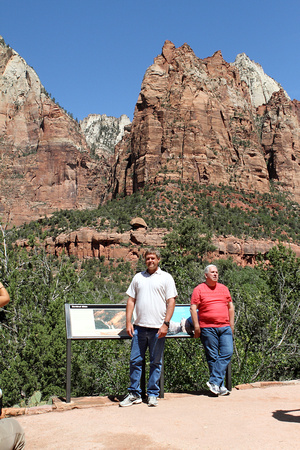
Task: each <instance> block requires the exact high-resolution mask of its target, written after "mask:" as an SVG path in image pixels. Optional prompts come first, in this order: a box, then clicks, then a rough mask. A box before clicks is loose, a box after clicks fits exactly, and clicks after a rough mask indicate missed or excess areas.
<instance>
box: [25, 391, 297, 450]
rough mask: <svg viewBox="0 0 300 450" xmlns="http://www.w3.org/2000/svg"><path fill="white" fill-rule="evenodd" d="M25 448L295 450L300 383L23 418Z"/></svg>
mask: <svg viewBox="0 0 300 450" xmlns="http://www.w3.org/2000/svg"><path fill="white" fill-rule="evenodd" d="M17 420H18V421H19V422H20V423H21V425H22V426H23V427H24V429H25V434H26V442H27V445H26V449H28V450H31V449H39V450H40V449H43V450H47V449H51V450H53V449H62V450H71V449H72V450H73V449H80V450H93V449H124V450H125V449H141V448H143V449H162V450H164V449H172V450H177V449H181V450H182V449H183V450H185V449H187V450H190V449H213V450H218V449H222V450H226V449H231V450H232V449H243V450H248V449H249V450H250V449H251V450H256V449H264V450H266V449H272V450H275V449H299V448H300V384H294V385H283V386H272V387H266V388H260V389H247V390H237V389H234V390H233V391H232V393H231V395H230V396H229V397H218V398H215V397H210V396H209V395H208V394H207V393H202V394H199V395H185V394H180V395H179V394H166V395H165V398H164V399H160V400H159V406H158V407H157V408H149V407H148V406H147V405H146V404H145V403H143V404H140V405H134V406H131V407H128V408H119V406H118V404H111V406H104V407H90V408H85V409H73V410H70V411H64V412H50V413H45V414H39V415H30V416H26V415H25V416H21V417H18V418H17Z"/></svg>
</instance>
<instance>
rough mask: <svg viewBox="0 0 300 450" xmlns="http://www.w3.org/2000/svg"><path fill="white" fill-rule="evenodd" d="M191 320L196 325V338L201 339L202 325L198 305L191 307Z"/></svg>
mask: <svg viewBox="0 0 300 450" xmlns="http://www.w3.org/2000/svg"><path fill="white" fill-rule="evenodd" d="M190 312H191V318H192V321H193V325H194V338H198V337H200V325H199V320H198V314H197V305H191V307H190Z"/></svg>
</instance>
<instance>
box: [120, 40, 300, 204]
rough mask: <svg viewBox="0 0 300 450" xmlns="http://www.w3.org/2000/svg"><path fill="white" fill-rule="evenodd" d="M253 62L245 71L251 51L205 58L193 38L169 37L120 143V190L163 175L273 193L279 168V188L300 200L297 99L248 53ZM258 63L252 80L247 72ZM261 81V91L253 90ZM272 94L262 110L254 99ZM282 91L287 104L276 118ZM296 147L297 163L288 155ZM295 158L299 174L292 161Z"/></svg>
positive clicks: (126, 191) (128, 190)
mask: <svg viewBox="0 0 300 450" xmlns="http://www.w3.org/2000/svg"><path fill="white" fill-rule="evenodd" d="M247 64H248V68H247V70H246V69H245V57H240V58H238V60H237V62H236V64H229V63H227V62H226V61H224V59H223V57H222V54H221V52H216V53H215V54H214V55H213V56H212V57H211V58H206V59H203V60H200V59H199V58H197V57H196V56H195V54H194V53H193V51H192V50H191V48H190V47H189V46H188V45H187V44H184V45H183V46H182V47H180V48H175V46H174V44H172V42H170V41H166V42H165V44H164V47H163V49H162V54H161V55H159V56H158V57H156V58H155V60H154V64H153V65H152V66H150V67H149V68H148V69H147V71H146V73H145V76H144V79H143V82H142V86H141V92H140V95H139V98H138V101H137V104H136V108H135V113H134V119H133V122H132V125H131V130H130V131H129V130H128V132H126V133H125V135H124V137H123V140H122V141H121V142H120V143H119V144H118V145H117V146H116V149H115V165H114V177H113V190H114V195H117V194H119V193H124V194H131V193H132V192H135V191H137V190H138V189H139V188H140V187H142V186H143V185H144V184H146V183H155V182H157V181H163V180H177V181H179V180H181V181H183V182H190V181H195V182H197V183H201V184H220V183H222V184H224V185H231V186H232V187H235V188H238V189H245V190H248V191H258V192H269V190H270V182H269V181H270V179H273V178H274V174H276V175H275V179H276V181H278V182H279V183H278V186H279V188H280V183H284V187H285V190H288V191H289V192H290V193H291V194H292V195H293V196H294V199H295V200H296V201H298V202H299V201H300V195H299V191H298V183H299V179H300V173H299V115H298V112H297V111H298V110H297V104H296V103H295V102H294V103H293V102H291V101H290V100H289V98H288V97H287V96H286V95H285V94H284V92H283V91H282V90H280V91H279V92H280V94H278V93H276V92H275V93H274V90H277V91H278V89H280V86H279V85H278V83H275V84H273V83H272V82H271V81H270V80H271V79H270V77H267V76H265V75H264V74H263V71H262V70H261V71H260V70H259V68H258V66H257V65H255V66H254V68H253V65H254V63H253V64H252V66H251V64H250V63H249V59H248V60H247ZM252 69H253V70H254V69H255V76H253V80H254V81H253V80H252V79H251V77H250V76H249V71H251V70H252ZM240 72H241V74H242V78H241V75H240ZM247 83H249V85H250V87H249V86H248V84H247ZM256 83H258V84H259V85H260V89H259V92H260V94H259V96H258V97H259V98H258V97H256V96H255V95H254V92H253V90H254V87H255V86H256ZM251 86H252V88H251ZM251 89H252V90H251ZM272 92H273V93H272ZM271 94H272V96H271V97H270V99H269V102H268V104H267V110H266V109H264V110H263V111H260V112H258V111H257V109H256V105H257V104H258V103H260V102H265V100H267V99H268V97H269V96H270V95H271ZM277 94H278V95H280V98H281V101H282V102H283V104H282V106H281V105H280V110H281V113H280V116H279V117H277V121H276V115H277V107H276V105H275V103H276V100H275V99H276V98H278V97H276V95H277ZM272 99H273V100H272ZM259 108H261V107H259ZM271 116H272V117H273V119H271V118H270V117H271ZM282 120H283V122H281V121H282ZM271 122H272V124H271ZM275 122H276V125H275ZM281 124H282V126H283V128H282V127H281ZM283 124H284V125H283ZM268 130H270V131H268ZM297 133H298V137H297ZM287 134H289V141H288V142H287V143H285V137H286V135H287ZM261 136H262V137H261ZM272 136H273V137H274V141H272V140H271V137H272ZM279 141H280V146H279V144H278V142H279ZM268 146H269V147H268ZM279 147H280V148H279ZM290 147H291V148H292V149H293V156H292V157H291V158H292V163H291V164H290V163H289V162H288V161H287V159H289V157H288V158H286V156H285V155H286V154H287V153H291V152H290V151H289V150H288V149H289V148H290ZM275 153H276V155H277V156H276V158H272V159H271V160H270V154H275ZM282 159H283V160H285V162H286V163H285V164H283V163H282V162H281V160H282ZM292 164H293V170H294V171H293V175H291V174H290V173H289V168H288V166H292Z"/></svg>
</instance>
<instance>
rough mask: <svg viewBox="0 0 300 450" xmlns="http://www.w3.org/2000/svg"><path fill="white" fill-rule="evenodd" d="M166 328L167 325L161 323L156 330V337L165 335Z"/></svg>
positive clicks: (167, 328)
mask: <svg viewBox="0 0 300 450" xmlns="http://www.w3.org/2000/svg"><path fill="white" fill-rule="evenodd" d="M168 330H169V327H168V326H167V325H165V324H164V323H163V324H162V326H161V327H160V328H159V330H158V332H157V336H158V339H159V338H162V337H165V336H166V335H167V332H168Z"/></svg>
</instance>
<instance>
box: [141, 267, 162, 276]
mask: <svg viewBox="0 0 300 450" xmlns="http://www.w3.org/2000/svg"><path fill="white" fill-rule="evenodd" d="M144 273H145V274H147V275H150V276H151V275H154V274H155V273H157V275H161V273H162V270H161V268H160V267H158V268H157V270H156V271H155V272H153V273H149V272H148V270H147V269H146V270H144Z"/></svg>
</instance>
